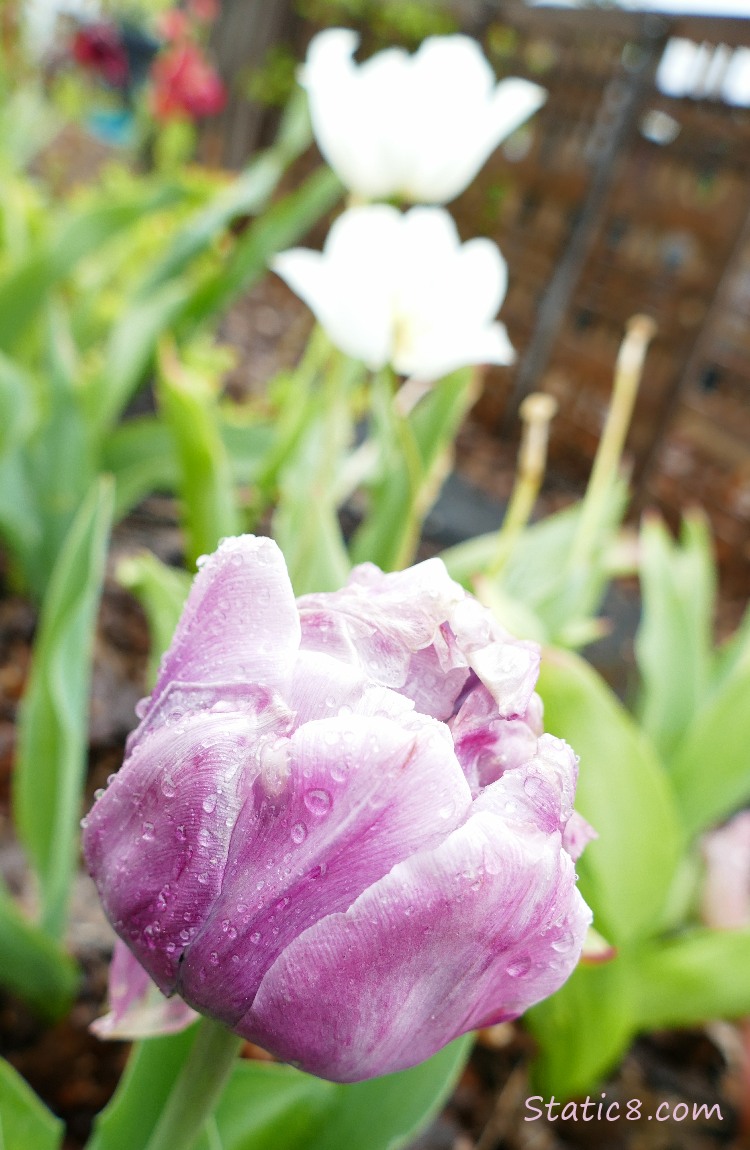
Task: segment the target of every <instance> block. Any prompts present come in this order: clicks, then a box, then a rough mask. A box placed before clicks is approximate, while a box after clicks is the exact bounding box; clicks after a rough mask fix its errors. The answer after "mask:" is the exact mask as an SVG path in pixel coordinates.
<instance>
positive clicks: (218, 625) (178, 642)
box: [141, 535, 299, 717]
mask: <svg viewBox="0 0 750 1150" xmlns="http://www.w3.org/2000/svg"><path fill="white" fill-rule="evenodd" d="M298 648H299V620H298V617H297V608H296V606H295V602H294V592H293V591H292V585H291V583H290V581H289V575H288V574H287V570H286V565H285V563H284V558H283V556H282V554H281V551H280V550H279V548H278V546H277V545H276V543H274V541H273V540H272V539H266V538H263V537H260V536H255V535H241V536H239V537H237V538H233V539H225V540H224V541H223V542H222V543H221V544H220V546H219V549H218V550H217V551H216V552H214V554H213V555H211V556H209V557H208V559H206V560H205V562H204V563H203V566H202V567H201V569H200V570H199V572H198V574H197V575H196V577H195V580H194V581H193V586H192V588H191V590H190V594H189V596H188V600H187V603H186V605H185V609H184V611H183V613H182V617H181V619H180V622H179V624H178V626H177V630H176V631H175V634H174V638H173V640H172V643H171V645H170V647H169V650H168V651H167V653H166V655H165V656H164V659H163V660H162V664H161V667H160V670H159V678H158V680H157V683H156V686H155V688H154V690H153V692H152V694H151V698H150V701H149V703H148V706H147V707H146V708H145V711H144V712H143V713H142V715H141V717H145V715H148V714H149V712H150V710H151V709H152V708H153V707H154V706H155V705H156V703H157V702H158V700H159V697H160V695H161V694H162V692H163V691H164V690H165V689H166V687H167V686H168V685H169V684H170V683H172V682H174V681H176V680H177V681H181V682H188V683H203V684H211V683H216V682H219V683H230V682H249V683H255V684H260V685H263V686H267V687H271V688H273V689H282V688H283V687H284V686H285V684H286V683H287V682H288V680H289V677H290V675H291V672H292V667H293V664H294V658H295V655H296V653H297V650H298Z"/></svg>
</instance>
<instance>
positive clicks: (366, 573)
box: [298, 559, 465, 688]
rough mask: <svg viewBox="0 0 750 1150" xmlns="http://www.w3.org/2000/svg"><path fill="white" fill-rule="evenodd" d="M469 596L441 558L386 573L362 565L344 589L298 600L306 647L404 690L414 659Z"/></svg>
mask: <svg viewBox="0 0 750 1150" xmlns="http://www.w3.org/2000/svg"><path fill="white" fill-rule="evenodd" d="M464 597H465V592H464V590H463V588H461V587H460V586H459V585H458V583H454V582H453V580H452V579H451V578H450V576H449V575H448V572H447V571H446V569H445V564H444V563H443V562H442V560H440V559H427V560H425V562H424V563H418V564H417V565H416V566H415V567H411V568H409V569H408V570H407V571H396V572H392V573H390V574H387V575H386V574H383V572H382V571H380V570H379V569H378V568H377V567H375V566H374V564H372V563H363V564H361V565H360V566H359V567H355V568H354V570H353V571H352V573H351V575H350V577H349V582H348V583H347V585H346V587H344V588H342V590H341V591H333V592H330V593H327V594H324V595H303V596H302V597H301V598H300V599H299V600H298V606H299V612H300V620H301V624H302V647H303V649H305V650H317V651H325V652H327V653H328V654H332V655H335V656H336V657H337V658H339V659H342V660H344V661H348V662H350V663H353V664H354V666H358V667H359V668H360V669H361V670H362V671H364V672H365V673H366V674H367V675H369V676H370V678H371V679H373V680H374V681H375V682H376V683H380V684H381V685H382V686H385V687H396V688H401V687H403V684H404V683H405V682H406V679H407V676H408V673H409V666H410V663H411V658H412V655H414V654H415V652H417V651H420V650H422V649H423V648H425V647H428V646H429V645H430V643H432V642H433V640H434V639H435V636H436V633H437V632H438V630H439V628H440V624H441V623H442V622H443V621H444V620H445V619H447V618H448V615H449V614H450V611H451V609H452V607H453V606H454V605H455V604H456V603H458V602H460V601H461V600H462V599H463V598H464Z"/></svg>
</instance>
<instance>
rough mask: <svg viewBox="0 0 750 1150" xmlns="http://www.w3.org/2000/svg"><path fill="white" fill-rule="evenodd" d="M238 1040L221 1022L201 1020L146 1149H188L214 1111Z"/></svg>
mask: <svg viewBox="0 0 750 1150" xmlns="http://www.w3.org/2000/svg"><path fill="white" fill-rule="evenodd" d="M241 1046H242V1039H241V1038H238V1037H237V1035H236V1034H231V1033H230V1031H228V1030H227V1029H226V1028H225V1027H224V1026H222V1025H221V1023H218V1022H214V1021H212V1019H210V1018H204V1019H202V1020H201V1022H200V1024H199V1028H198V1034H197V1036H196V1039H195V1043H194V1044H193V1047H192V1050H191V1051H190V1054H189V1055H188V1057H187V1059H186V1061H185V1063H184V1064H183V1066H182V1069H181V1071H180V1074H179V1077H178V1078H177V1081H176V1082H175V1084H174V1087H173V1089H172V1093H171V1094H170V1096H169V1098H168V1099H167V1104H166V1106H165V1107H164V1110H163V1111H162V1114H161V1117H160V1118H159V1121H158V1123H157V1124H156V1128H155V1130H154V1132H153V1134H152V1135H151V1138H150V1139H149V1141H148V1142H147V1143H146V1150H174V1148H175V1146H179V1147H180V1150H191V1148H192V1147H193V1146H194V1145H195V1143H196V1142H197V1141H198V1138H199V1137H200V1135H201V1132H202V1130H203V1128H204V1126H205V1124H206V1122H207V1121H208V1120H209V1119H210V1117H211V1115H212V1114H213V1112H214V1109H215V1107H216V1104H217V1102H218V1101H219V1098H220V1096H221V1092H222V1090H223V1089H224V1087H225V1085H226V1083H227V1081H228V1079H229V1076H230V1074H231V1072H232V1067H233V1066H234V1060H235V1058H236V1057H237V1054H238V1052H239V1049H240V1047H241Z"/></svg>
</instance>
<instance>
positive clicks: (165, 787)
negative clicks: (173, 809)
mask: <svg viewBox="0 0 750 1150" xmlns="http://www.w3.org/2000/svg"><path fill="white" fill-rule="evenodd" d="M175 789H176V788H175V785H174V779H172V778H170V776H169V775H165V776H164V778H163V779H162V781H161V793H162V794H163V795H164V798H165V799H173V798H174V796H175Z"/></svg>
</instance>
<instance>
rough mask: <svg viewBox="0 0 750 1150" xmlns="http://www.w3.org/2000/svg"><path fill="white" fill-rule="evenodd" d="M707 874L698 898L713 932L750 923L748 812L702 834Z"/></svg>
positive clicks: (702, 847) (749, 820) (749, 814)
mask: <svg viewBox="0 0 750 1150" xmlns="http://www.w3.org/2000/svg"><path fill="white" fill-rule="evenodd" d="M701 851H702V854H703V858H704V860H705V863H706V875H705V881H704V886H703V892H702V897H701V912H702V918H703V921H704V922H705V923H706V924H707V925H708V926H712V927H714V928H715V929H716V930H733V929H737V928H739V927H747V926H748V924H750V811H741V812H740V813H739V814H738V815H735V816H734V818H732V819H730V820H729V822H728V823H725V824H724V826H723V827H719V828H718V830H714V831H711V832H710V833H709V834H707V835H704V836H703V838H702V840H701Z"/></svg>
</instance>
